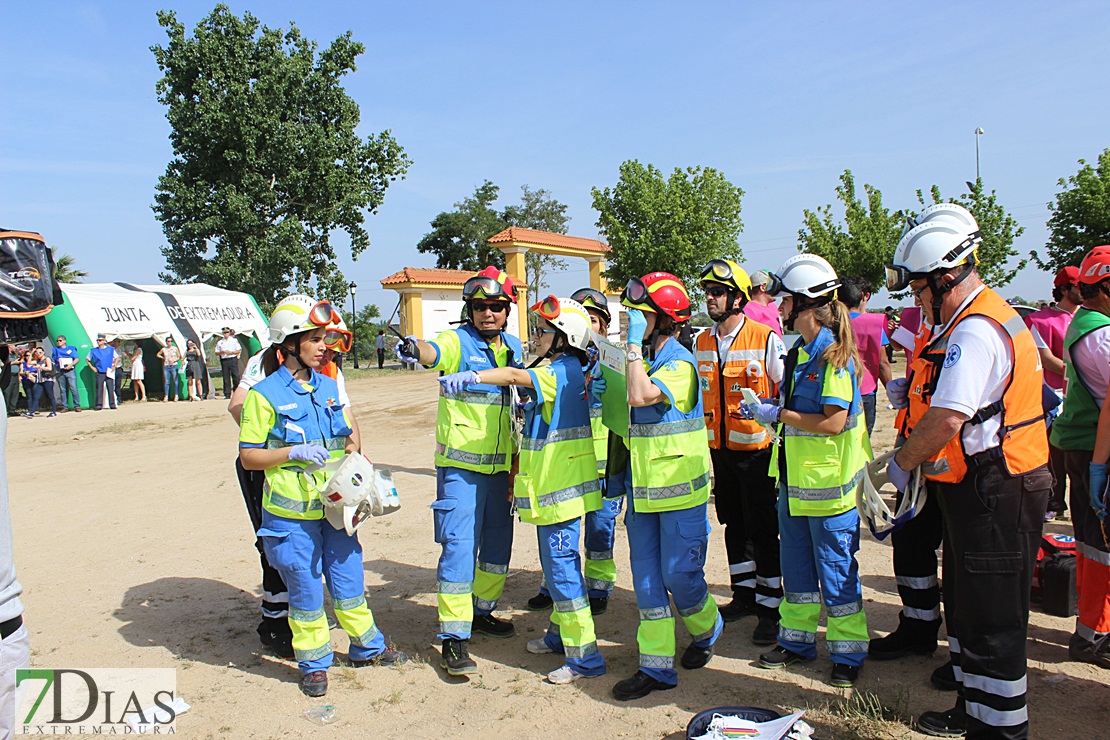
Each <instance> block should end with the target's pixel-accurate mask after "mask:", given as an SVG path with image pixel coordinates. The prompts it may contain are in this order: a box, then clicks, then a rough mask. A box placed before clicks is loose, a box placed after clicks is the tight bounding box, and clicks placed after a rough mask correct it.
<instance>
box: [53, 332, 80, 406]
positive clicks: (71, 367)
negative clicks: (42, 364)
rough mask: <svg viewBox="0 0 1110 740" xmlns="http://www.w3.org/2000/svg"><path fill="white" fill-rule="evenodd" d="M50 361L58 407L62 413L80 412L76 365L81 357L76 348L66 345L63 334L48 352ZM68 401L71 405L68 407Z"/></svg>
mask: <svg viewBox="0 0 1110 740" xmlns="http://www.w3.org/2000/svg"><path fill="white" fill-rule="evenodd" d="M50 360H51V361H52V362H53V363H54V372H55V378H56V382H55V384H54V388H55V390H56V391H57V394H58V405H59V406H61V407H62V411H66V410H73V411H80V410H81V399H80V398H79V397H78V395H77V363H78V362H80V361H81V356H80V355H78V354H77V348H76V347H70V346H69V345H68V344H66V338H65V335H64V334H59V335H58V338H57V340H56V341H55V346H54V349H53V350H52V351H51V352H50ZM70 399H72V401H73V405H72V406H70V405H69V404H70Z"/></svg>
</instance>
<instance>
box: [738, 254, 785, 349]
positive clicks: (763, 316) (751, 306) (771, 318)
mask: <svg viewBox="0 0 1110 740" xmlns="http://www.w3.org/2000/svg"><path fill="white" fill-rule="evenodd" d="M751 278H752V298H751V300H750V301H748V302H747V303H745V304H744V315H746V316H748V317H749V318H752V319H755V320H756V321H758V322H759V323H761V324H763V325H764V326H769V327H771V330H772V331H773V332H775V334H778V335H779V338H780V339H781V338H782V317H781V316H779V309H778V306H776V305H775V299H774V297H773V296H772V295H771V294H770V293H768V292H767V289H768V287H769V284H770V282H771V273H769V272H767V271H766V270H756V271H755V272H753V273H752V275H751Z"/></svg>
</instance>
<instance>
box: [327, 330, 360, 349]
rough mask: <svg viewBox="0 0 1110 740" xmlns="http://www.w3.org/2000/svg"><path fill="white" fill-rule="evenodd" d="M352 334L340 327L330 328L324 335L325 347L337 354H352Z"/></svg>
mask: <svg viewBox="0 0 1110 740" xmlns="http://www.w3.org/2000/svg"><path fill="white" fill-rule="evenodd" d="M353 339H354V338H353V336H352V335H351V332H349V331H347V330H346V329H340V328H339V327H338V326H329V327H328V330H327V332H326V333H325V334H324V346H325V347H327V348H328V349H330V350H334V351H335V352H344V353H346V352H350V351H351V345H352V343H353Z"/></svg>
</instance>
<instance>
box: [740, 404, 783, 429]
mask: <svg viewBox="0 0 1110 740" xmlns="http://www.w3.org/2000/svg"><path fill="white" fill-rule="evenodd" d="M740 413H741V414H743V415H744V418H745V419H755V420H756V421H758V422H759V423H760V424H762V425H763V426H767V427H769V426H774V425H775V424H778V423H779V415H780V414H781V413H782V406H776V405H775V404H773V403H767V402H766V401H764V402H763V403H757V404H754V405H751V404H746V403H742V404H740Z"/></svg>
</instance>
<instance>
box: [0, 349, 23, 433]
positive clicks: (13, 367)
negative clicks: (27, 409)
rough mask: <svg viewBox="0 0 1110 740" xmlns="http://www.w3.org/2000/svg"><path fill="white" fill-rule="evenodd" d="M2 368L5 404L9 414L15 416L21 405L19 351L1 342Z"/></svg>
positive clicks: (0, 367)
mask: <svg viewBox="0 0 1110 740" xmlns="http://www.w3.org/2000/svg"><path fill="white" fill-rule="evenodd" d="M0 361H2V366H0V370H2V371H3V374H2V375H0V377H2V378H3V386H4V404H5V405H6V406H7V409H8V416H15V415H16V414H17V413H19V412H18V411H17V409H18V407H19V352H18V351H17V350H15V348H14V347H11V346H10V345H7V344H0Z"/></svg>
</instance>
